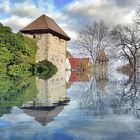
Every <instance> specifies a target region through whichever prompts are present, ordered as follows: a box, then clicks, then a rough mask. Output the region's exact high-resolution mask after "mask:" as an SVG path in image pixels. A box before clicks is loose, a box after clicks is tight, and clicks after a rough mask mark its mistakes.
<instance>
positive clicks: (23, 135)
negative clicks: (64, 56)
mask: <svg viewBox="0 0 140 140" xmlns="http://www.w3.org/2000/svg"><path fill="white" fill-rule="evenodd" d="M66 79H67V82H66ZM139 85H140V83H139V82H138V81H137V80H134V78H133V77H128V76H126V75H123V74H119V73H117V72H111V74H108V75H102V74H101V75H89V74H88V73H82V74H81V73H74V72H72V73H70V72H67V78H66V77H65V75H64V74H59V73H58V74H56V75H54V76H53V77H52V78H50V79H48V80H45V79H39V78H37V77H32V76H31V77H24V78H17V77H16V78H15V77H8V76H5V77H1V79H0V92H1V93H0V140H132V139H133V140H139V139H140V90H139V89H140V88H139Z"/></svg>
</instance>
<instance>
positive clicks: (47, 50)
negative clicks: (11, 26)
mask: <svg viewBox="0 0 140 140" xmlns="http://www.w3.org/2000/svg"><path fill="white" fill-rule="evenodd" d="M26 36H28V37H30V38H33V39H34V40H35V41H36V42H37V45H38V50H37V54H36V62H38V61H42V60H45V59H46V60H48V61H50V62H52V63H53V64H54V65H56V67H57V68H58V70H62V69H63V71H64V70H65V62H66V47H67V41H65V40H63V39H60V38H59V37H57V36H53V35H52V34H50V33H47V34H35V35H29V34H27V35H26Z"/></svg>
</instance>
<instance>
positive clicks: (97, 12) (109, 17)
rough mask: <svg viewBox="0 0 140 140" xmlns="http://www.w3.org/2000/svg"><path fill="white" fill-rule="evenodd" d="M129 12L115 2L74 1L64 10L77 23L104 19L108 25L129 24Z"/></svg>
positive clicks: (105, 0)
mask: <svg viewBox="0 0 140 140" xmlns="http://www.w3.org/2000/svg"><path fill="white" fill-rule="evenodd" d="M131 10H132V9H131ZM131 10H130V9H127V8H126V7H125V8H124V7H121V6H119V5H118V4H117V2H116V1H115V0H96V1H95V0H90V1H89V0H76V2H72V3H71V4H70V5H68V6H67V7H66V9H65V11H66V13H67V14H68V15H69V16H70V17H73V18H75V19H77V20H79V21H81V20H82V21H89V20H95V19H96V20H98V19H104V20H105V21H106V22H107V23H109V24H117V23H126V22H130V21H131V18H130V17H131V16H130V13H131V12H132V11H131ZM128 17H129V18H128ZM126 19H127V21H126V22H125V21H124V20H126ZM128 20H129V21H128Z"/></svg>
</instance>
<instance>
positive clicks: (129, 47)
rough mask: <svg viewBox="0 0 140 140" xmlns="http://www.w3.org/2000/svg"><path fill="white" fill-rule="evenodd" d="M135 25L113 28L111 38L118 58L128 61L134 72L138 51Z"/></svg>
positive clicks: (138, 44) (137, 34)
mask: <svg viewBox="0 0 140 140" xmlns="http://www.w3.org/2000/svg"><path fill="white" fill-rule="evenodd" d="M138 29H139V27H138V25H137V24H132V25H127V26H121V25H117V26H116V27H114V29H113V31H112V33H111V35H112V36H113V39H114V43H115V47H116V49H117V51H119V53H118V54H119V57H120V58H125V59H126V60H128V62H129V64H130V66H131V68H132V69H133V71H134V72H136V62H137V55H138V53H139V50H140V32H139V30H138Z"/></svg>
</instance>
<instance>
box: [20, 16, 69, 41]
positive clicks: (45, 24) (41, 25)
mask: <svg viewBox="0 0 140 140" xmlns="http://www.w3.org/2000/svg"><path fill="white" fill-rule="evenodd" d="M20 32H22V33H25V34H34V33H51V34H53V35H56V36H58V37H60V38H63V39H64V40H67V41H69V40H70V37H69V36H68V35H67V34H66V33H65V32H64V31H63V30H62V29H61V28H60V27H59V26H58V25H57V24H56V22H55V21H54V20H53V19H52V18H50V17H48V16H46V15H44V14H43V15H42V16H40V17H39V18H37V19H36V20H34V21H33V22H32V23H30V24H29V25H27V26H26V27H25V28H23V29H21V30H20Z"/></svg>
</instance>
